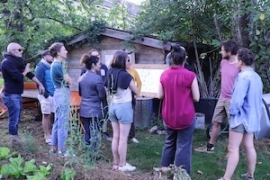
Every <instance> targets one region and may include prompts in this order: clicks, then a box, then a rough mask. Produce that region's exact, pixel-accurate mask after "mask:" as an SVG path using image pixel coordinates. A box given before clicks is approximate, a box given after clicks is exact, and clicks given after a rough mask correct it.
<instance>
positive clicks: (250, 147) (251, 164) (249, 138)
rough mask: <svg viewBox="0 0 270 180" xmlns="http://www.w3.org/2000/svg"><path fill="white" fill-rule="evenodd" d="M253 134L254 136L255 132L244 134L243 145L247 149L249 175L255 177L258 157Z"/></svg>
mask: <svg viewBox="0 0 270 180" xmlns="http://www.w3.org/2000/svg"><path fill="white" fill-rule="evenodd" d="M253 136H254V134H253V133H247V134H245V135H244V138H243V146H244V148H245V151H246V160H247V166H248V172H247V175H248V176H249V177H253V175H254V171H255V167H256V158H257V154H256V150H255V148H254V144H253Z"/></svg>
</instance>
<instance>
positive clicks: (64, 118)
mask: <svg viewBox="0 0 270 180" xmlns="http://www.w3.org/2000/svg"><path fill="white" fill-rule="evenodd" d="M49 51H50V53H51V56H52V57H53V58H54V61H53V62H52V64H51V78H52V82H53V85H54V88H55V91H54V95H53V100H54V106H55V112H54V113H55V117H54V123H53V129H52V141H51V145H52V149H51V152H53V153H56V150H57V148H58V154H59V156H61V157H66V156H68V153H67V152H66V146H65V143H66V140H67V137H68V128H69V122H68V121H69V110H70V89H69V86H70V85H71V84H72V79H71V78H70V77H69V75H68V74H67V72H66V69H65V67H64V63H65V59H66V58H67V53H68V51H67V50H66V48H65V46H64V45H63V44H62V43H58V42H57V43H53V44H52V45H51V46H50V47H49Z"/></svg>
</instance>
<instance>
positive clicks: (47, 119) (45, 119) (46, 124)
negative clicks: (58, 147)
mask: <svg viewBox="0 0 270 180" xmlns="http://www.w3.org/2000/svg"><path fill="white" fill-rule="evenodd" d="M51 125H52V123H51V115H50V114H43V115H42V127H43V131H44V136H45V139H46V140H49V139H51Z"/></svg>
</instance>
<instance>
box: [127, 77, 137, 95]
mask: <svg viewBox="0 0 270 180" xmlns="http://www.w3.org/2000/svg"><path fill="white" fill-rule="evenodd" d="M129 88H130V89H131V91H132V92H133V93H134V94H136V95H137V94H138V93H139V90H138V88H137V86H136V84H135V83H134V81H133V80H131V81H130V84H129Z"/></svg>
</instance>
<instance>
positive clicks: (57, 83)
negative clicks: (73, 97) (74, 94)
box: [51, 61, 68, 89]
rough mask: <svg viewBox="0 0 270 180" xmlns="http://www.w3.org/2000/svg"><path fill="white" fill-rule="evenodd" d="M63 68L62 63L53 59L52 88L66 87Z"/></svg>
mask: <svg viewBox="0 0 270 180" xmlns="http://www.w3.org/2000/svg"><path fill="white" fill-rule="evenodd" d="M64 72H65V71H64V68H63V65H62V63H60V62H57V61H53V63H52V65H51V78H52V82H53V85H54V88H55V89H57V88H61V87H68V85H67V83H66V82H65V80H64Z"/></svg>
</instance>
